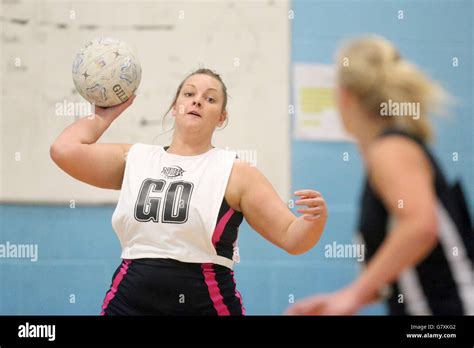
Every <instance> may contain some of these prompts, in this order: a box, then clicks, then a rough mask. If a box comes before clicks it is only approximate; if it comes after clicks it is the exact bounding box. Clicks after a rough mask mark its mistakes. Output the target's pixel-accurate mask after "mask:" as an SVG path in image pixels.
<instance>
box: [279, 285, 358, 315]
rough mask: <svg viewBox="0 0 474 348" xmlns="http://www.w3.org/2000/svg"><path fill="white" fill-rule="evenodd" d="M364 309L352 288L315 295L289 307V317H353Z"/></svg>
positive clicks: (287, 311)
mask: <svg viewBox="0 0 474 348" xmlns="http://www.w3.org/2000/svg"><path fill="white" fill-rule="evenodd" d="M361 307H362V302H361V301H360V300H359V299H358V296H357V294H356V292H355V291H354V290H353V288H351V287H347V288H344V289H342V290H339V291H337V292H333V293H330V294H324V295H315V296H311V297H308V298H305V299H303V300H301V301H298V302H296V303H295V304H294V305H293V306H291V307H289V308H288V309H287V310H286V312H285V314H287V315H353V314H356V313H357V311H358V310H359V309H360V308H361Z"/></svg>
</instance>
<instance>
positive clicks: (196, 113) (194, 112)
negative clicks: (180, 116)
mask: <svg viewBox="0 0 474 348" xmlns="http://www.w3.org/2000/svg"><path fill="white" fill-rule="evenodd" d="M188 115H193V116H197V117H201V115H200V114H199V113H198V112H197V111H194V110H193V111H190V112H188Z"/></svg>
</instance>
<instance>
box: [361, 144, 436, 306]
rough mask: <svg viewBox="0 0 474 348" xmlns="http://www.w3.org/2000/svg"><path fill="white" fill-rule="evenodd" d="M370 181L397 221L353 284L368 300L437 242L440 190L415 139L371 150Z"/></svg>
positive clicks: (420, 258)
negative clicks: (437, 202)
mask: <svg viewBox="0 0 474 348" xmlns="http://www.w3.org/2000/svg"><path fill="white" fill-rule="evenodd" d="M368 165H369V173H370V176H369V177H370V180H371V183H372V185H373V187H375V190H376V192H377V193H378V194H379V196H380V197H381V199H382V200H383V202H384V204H385V206H386V207H387V209H388V211H389V214H390V215H391V216H393V217H394V222H395V223H394V225H393V227H392V228H391V230H390V231H389V232H388V234H387V237H386V238H385V241H384V242H383V244H382V245H381V246H380V248H379V249H378V250H377V252H376V253H375V255H374V257H373V258H372V259H371V260H370V262H369V263H368V265H367V268H366V269H365V270H364V272H363V273H362V274H361V276H360V277H359V278H358V279H357V280H356V281H355V282H354V283H353V284H352V288H353V289H354V290H355V291H356V293H357V294H358V295H359V296H360V298H361V302H362V303H363V304H367V303H370V302H372V301H374V300H375V299H376V298H377V296H378V294H379V292H380V290H382V289H383V288H384V286H386V285H388V284H390V283H391V282H393V281H394V280H395V279H397V278H398V277H399V276H400V274H401V273H402V272H403V271H404V270H405V269H406V268H408V267H410V266H415V265H416V264H418V263H419V262H420V261H422V260H423V258H425V257H426V256H427V255H428V254H429V253H430V252H431V250H432V249H433V248H434V246H435V245H436V242H437V229H438V225H437V215H436V201H437V199H436V194H435V192H434V190H433V186H434V185H433V180H434V178H433V171H432V169H431V165H430V163H429V161H428V158H427V157H426V155H425V154H424V152H423V151H422V150H421V149H420V147H419V146H418V145H417V144H415V143H414V142H413V141H411V140H408V139H404V138H400V137H386V138H384V139H380V140H378V141H377V143H376V144H375V146H373V147H372V148H371V149H370V150H369V153H368Z"/></svg>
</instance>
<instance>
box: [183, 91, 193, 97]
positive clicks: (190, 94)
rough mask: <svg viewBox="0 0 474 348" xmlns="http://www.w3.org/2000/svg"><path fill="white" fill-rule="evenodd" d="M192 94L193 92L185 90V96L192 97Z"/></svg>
mask: <svg viewBox="0 0 474 348" xmlns="http://www.w3.org/2000/svg"><path fill="white" fill-rule="evenodd" d="M192 95H193V94H192V93H191V92H184V96H185V97H190V96H192Z"/></svg>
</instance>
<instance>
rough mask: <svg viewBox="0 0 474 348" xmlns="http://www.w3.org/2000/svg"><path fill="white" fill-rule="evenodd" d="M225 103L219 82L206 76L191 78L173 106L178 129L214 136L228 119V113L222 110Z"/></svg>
mask: <svg viewBox="0 0 474 348" xmlns="http://www.w3.org/2000/svg"><path fill="white" fill-rule="evenodd" d="M223 103H224V92H223V90H222V85H221V83H220V82H219V81H218V80H216V79H215V78H213V77H212V76H208V75H204V74H196V75H193V76H190V77H189V78H188V79H187V80H186V81H184V83H183V86H182V87H181V91H180V92H179V95H178V97H177V99H176V102H175V104H174V106H173V116H175V118H176V127H177V128H178V127H179V128H180V129H183V130H187V131H191V132H200V133H211V134H212V133H213V132H214V130H215V128H216V127H220V126H221V125H222V124H223V123H224V121H225V119H226V117H227V112H226V111H223V110H222V107H223Z"/></svg>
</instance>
